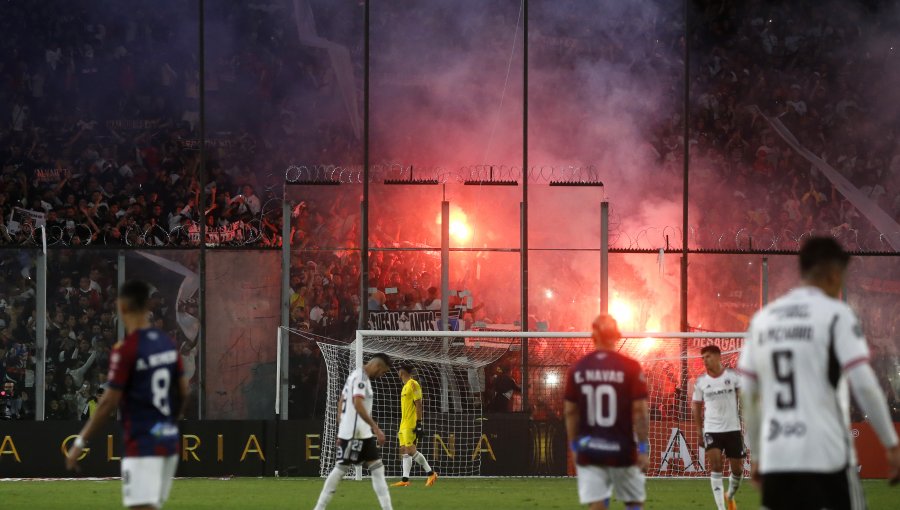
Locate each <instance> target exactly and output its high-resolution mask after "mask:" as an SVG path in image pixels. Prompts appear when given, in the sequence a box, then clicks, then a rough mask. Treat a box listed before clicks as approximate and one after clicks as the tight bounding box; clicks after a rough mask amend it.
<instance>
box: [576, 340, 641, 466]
mask: <svg viewBox="0 0 900 510" xmlns="http://www.w3.org/2000/svg"><path fill="white" fill-rule="evenodd" d="M565 398H566V400H567V401H569V402H572V403H574V404H576V405H578V411H579V420H580V421H579V436H581V437H583V438H588V441H589V442H590V444H591V445H593V446H594V447H595V448H594V450H595V451H597V452H599V454H598V455H594V456H589V455H588V454H586V453H579V455H578V458H577V459H576V462H577V463H578V464H595V465H604V466H631V465H633V464H634V463H635V461H636V451H637V449H636V448H637V445H636V443H635V441H634V425H633V423H632V408H633V403H634V401H635V400H641V399H645V398H647V383H646V381H645V379H644V374H643V371H642V370H641V366H640V364H639V363H638V362H637V361H635V360H633V359H631V358H629V357H628V356H625V355H623V354H620V353H618V352H612V351H596V352H593V353H591V354H588V355H587V356H585V357H583V358H581V359H580V360H578V361H577V362H576V363H575V364H574V365H572V367H571V368H570V369H569V373H568V374H567V375H566V392H565Z"/></svg>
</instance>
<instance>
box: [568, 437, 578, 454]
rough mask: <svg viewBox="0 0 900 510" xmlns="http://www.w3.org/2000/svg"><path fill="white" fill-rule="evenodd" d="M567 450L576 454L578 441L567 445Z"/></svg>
mask: <svg viewBox="0 0 900 510" xmlns="http://www.w3.org/2000/svg"><path fill="white" fill-rule="evenodd" d="M569 448H571V449H572V451H573V452H575V453H578V440H577V439H576V440H574V441H572V442H571V443H569Z"/></svg>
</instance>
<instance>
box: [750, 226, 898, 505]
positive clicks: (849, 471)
mask: <svg viewBox="0 0 900 510" xmlns="http://www.w3.org/2000/svg"><path fill="white" fill-rule="evenodd" d="M849 260H850V257H849V255H847V254H846V253H845V252H844V250H843V249H842V248H841V246H840V245H839V244H838V243H837V242H836V241H835V240H834V239H831V238H826V237H821V238H815V237H814V238H811V239H809V240H808V241H807V242H806V243H804V245H803V246H802V248H801V249H800V273H801V276H802V278H803V286H801V287H798V288H796V289H794V290H791V291H790V292H788V293H787V294H785V295H784V296H782V297H781V298H779V299H777V300H776V301H773V302H772V303H771V304H769V305H768V306H766V307H764V308H763V309H762V310H760V311H759V312H757V314H756V315H755V316H754V317H753V319H752V320H751V322H750V329H749V331H748V332H747V340H746V343H745V344H744V348H743V350H742V352H741V357H740V361H739V362H738V371H739V372H740V373H741V375H742V382H741V395H742V397H741V398H742V401H743V411H744V419H745V426H746V429H747V438H746V439H747V446H749V447H750V451H752V452H753V454H754V455H753V464H752V467H751V475H752V477H753V479H754V481H756V482H758V483H761V486H762V505H763V507H764V508H768V509H770V510H781V509H792V510H804V509H815V510H822V509H827V510H856V509H863V508H865V506H866V502H865V498H864V496H863V492H862V487H861V486H860V483H859V477H858V474H857V470H856V452H855V451H854V448H853V439H852V438H851V436H850V433H849V428H848V424H849V422H850V417H849V395H848V391H847V385H846V384H845V382H844V381H845V380H848V381H849V383H850V388H851V389H852V391H853V397H854V399H855V400H856V403H857V405H859V407H860V409H861V410H862V411H863V412H864V413H865V414H866V416H867V418H868V421H869V423H870V424H871V425H872V428H873V429H875V432H876V433H877V435H878V438H879V440H880V441H881V443H882V444H883V445H884V446H885V448H886V450H887V459H888V466H889V469H890V472H889V475H888V476H889V479H890V481H891V483H896V482H897V481H900V446H898V442H897V434H896V432H895V431H894V426H893V423H892V422H891V417H890V415H889V414H888V408H887V405H886V402H885V398H884V393H882V391H881V388H880V387H879V385H878V380H877V379H876V377H875V373H874V372H873V371H872V368H871V366H870V365H869V347H868V345H867V344H866V339H865V337H864V336H863V332H862V329H861V328H860V325H859V321H858V320H857V318H856V315H855V314H854V313H853V311H852V310H851V309H850V307H849V306H847V305H846V304H845V303H843V302H842V301H841V300H839V299H838V297H839V296H840V293H841V288H842V287H843V282H844V274H845V271H846V269H847V264H848V262H849Z"/></svg>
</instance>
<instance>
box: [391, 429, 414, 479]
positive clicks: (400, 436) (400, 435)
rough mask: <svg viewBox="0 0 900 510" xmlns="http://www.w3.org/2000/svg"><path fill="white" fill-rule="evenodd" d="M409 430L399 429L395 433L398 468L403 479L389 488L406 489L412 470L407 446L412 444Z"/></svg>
mask: <svg viewBox="0 0 900 510" xmlns="http://www.w3.org/2000/svg"><path fill="white" fill-rule="evenodd" d="M411 433H412V431H411V430H406V429H400V430H398V431H397V441H398V442H399V443H400V467H401V468H402V471H403V477H402V478H401V479H400V481H399V482H396V483H392V484H391V487H408V486H409V472H410V471H411V470H412V457H410V455H409V445H410V444H412V438H411V437H410V434H411Z"/></svg>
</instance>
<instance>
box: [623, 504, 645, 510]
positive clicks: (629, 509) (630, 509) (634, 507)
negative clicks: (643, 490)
mask: <svg viewBox="0 0 900 510" xmlns="http://www.w3.org/2000/svg"><path fill="white" fill-rule="evenodd" d="M642 508H644V504H643V503H632V504H630V505H625V510H641V509H642Z"/></svg>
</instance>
